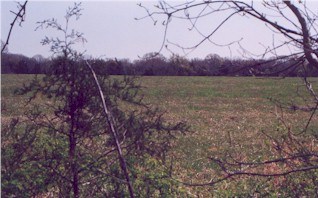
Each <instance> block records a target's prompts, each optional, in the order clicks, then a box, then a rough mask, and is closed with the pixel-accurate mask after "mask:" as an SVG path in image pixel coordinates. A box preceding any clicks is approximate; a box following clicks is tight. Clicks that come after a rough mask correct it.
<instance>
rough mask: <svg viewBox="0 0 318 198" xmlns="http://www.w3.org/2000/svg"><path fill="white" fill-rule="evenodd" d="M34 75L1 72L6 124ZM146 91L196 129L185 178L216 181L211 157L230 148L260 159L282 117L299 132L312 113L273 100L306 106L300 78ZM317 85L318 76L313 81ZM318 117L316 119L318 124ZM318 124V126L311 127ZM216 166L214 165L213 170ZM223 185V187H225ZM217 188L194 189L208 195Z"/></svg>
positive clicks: (149, 81)
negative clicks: (17, 91)
mask: <svg viewBox="0 0 318 198" xmlns="http://www.w3.org/2000/svg"><path fill="white" fill-rule="evenodd" d="M31 79H32V75H1V82H2V86H1V91H2V96H1V105H2V122H6V121H7V120H8V118H10V117H12V116H16V115H21V113H22V110H23V107H24V106H23V102H22V101H23V100H25V99H26V98H21V97H20V96H15V95H13V94H12V92H13V91H14V89H15V88H17V87H19V86H21V85H22V84H23V83H26V82H28V81H30V80H31ZM139 80H140V83H141V85H142V86H143V90H142V94H144V95H145V100H146V101H147V102H149V103H150V104H153V105H156V106H159V107H160V108H161V109H162V110H164V111H166V112H167V114H166V119H167V120H169V121H172V122H173V121H176V120H183V121H186V122H187V123H188V124H189V125H190V126H191V133H190V134H189V135H187V136H183V137H180V138H179V139H178V141H177V142H176V146H175V151H174V153H175V161H176V163H177V166H176V170H175V176H176V177H177V178H179V179H181V180H185V181H188V182H189V181H194V182H204V181H209V180H210V179H211V175H213V170H212V169H213V165H211V164H210V163H209V161H208V160H207V158H206V157H209V156H215V155H218V154H220V153H225V152H227V151H229V150H233V151H236V152H242V153H246V155H248V156H250V157H252V158H255V156H263V155H265V154H266V152H268V145H266V141H265V140H264V136H263V135H262V134H263V133H264V132H265V133H270V134H273V135H274V134H275V133H277V131H278V130H277V127H278V126H279V122H278V118H281V116H283V117H284V120H285V121H286V124H287V125H288V126H289V127H290V128H291V129H293V130H295V131H297V130H301V129H302V127H304V123H305V122H306V120H308V118H309V114H306V113H301V112H298V111H296V112H292V111H289V110H284V111H283V112H282V111H281V110H280V109H279V108H277V107H275V105H274V104H273V102H271V101H270V98H272V99H277V100H280V101H282V102H284V103H291V104H294V103H295V104H299V105H304V104H305V103H304V101H303V99H302V98H303V97H306V96H307V95H306V92H305V91H304V87H303V84H302V81H301V80H300V79H298V78H285V79H278V78H253V77H142V78H140V79H139ZM312 80H313V81H315V85H317V81H318V79H312ZM317 121H318V118H317V115H315V116H314V118H313V121H312V123H314V124H315V123H316V124H317V123H318V122H317ZM311 127H317V126H314V125H313V126H311ZM211 168H212V169H211ZM226 185H227V184H224V183H223V184H221V186H218V187H217V188H225V189H226ZM214 190H215V188H210V189H208V190H207V189H204V190H203V189H202V188H197V189H191V193H192V194H197V195H199V196H200V195H202V196H203V195H206V194H209V193H213V192H214Z"/></svg>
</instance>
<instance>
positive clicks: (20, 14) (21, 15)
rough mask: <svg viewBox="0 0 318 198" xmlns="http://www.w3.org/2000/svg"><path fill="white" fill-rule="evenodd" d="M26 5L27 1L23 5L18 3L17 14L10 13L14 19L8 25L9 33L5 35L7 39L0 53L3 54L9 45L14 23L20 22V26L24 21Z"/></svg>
mask: <svg viewBox="0 0 318 198" xmlns="http://www.w3.org/2000/svg"><path fill="white" fill-rule="evenodd" d="M27 3H28V1H27V0H26V1H25V2H24V3H23V4H20V3H18V8H19V11H18V12H17V13H15V12H13V11H11V13H13V14H14V15H15V17H14V19H13V21H12V23H10V30H9V33H8V35H7V39H6V41H5V43H4V45H3V46H2V49H1V53H3V52H4V50H5V49H6V47H7V45H9V40H10V37H11V33H12V30H13V27H14V25H15V23H16V22H17V21H19V20H20V22H19V25H20V26H21V24H22V22H23V21H24V19H25V14H26V5H27Z"/></svg>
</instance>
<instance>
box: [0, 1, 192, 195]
mask: <svg viewBox="0 0 318 198" xmlns="http://www.w3.org/2000/svg"><path fill="white" fill-rule="evenodd" d="M80 11H81V9H80V4H75V5H74V7H71V8H69V9H68V11H67V15H66V17H65V18H66V25H65V27H62V26H61V25H59V24H58V23H57V22H56V21H55V20H54V19H53V20H45V21H43V22H42V23H41V25H48V27H51V28H53V29H57V30H58V31H63V32H64V33H65V38H66V40H64V41H62V40H60V39H50V38H48V37H47V38H45V39H44V40H43V44H50V45H52V46H53V47H52V48H51V49H52V51H53V53H54V55H55V57H54V58H53V60H52V62H51V65H50V68H49V69H48V72H47V73H46V75H44V76H43V77H42V78H37V77H36V78H34V79H33V80H32V81H31V82H30V83H29V84H28V85H25V86H24V87H23V88H21V89H19V90H18V91H17V93H18V94H29V95H30V98H29V103H28V109H29V108H30V109H31V111H27V112H26V113H25V116H26V118H24V119H26V120H27V122H26V124H25V125H24V126H22V127H20V129H19V130H21V131H20V133H21V135H22V137H27V138H26V139H25V138H22V139H21V138H19V137H18V138H16V139H10V138H9V137H10V135H13V134H14V133H9V132H8V134H9V136H4V138H3V141H5V142H7V145H6V147H2V148H3V150H2V153H3V155H4V156H6V157H5V158H3V160H2V164H10V163H11V162H15V163H17V166H9V165H8V166H2V167H3V169H2V171H3V174H2V175H3V177H2V189H4V190H7V191H6V192H5V193H6V194H7V195H8V196H18V195H21V194H23V193H25V191H26V190H29V192H30V193H33V192H34V194H33V195H38V194H40V193H42V192H43V193H51V194H53V195H54V196H62V197H65V196H66V197H69V196H72V197H79V196H81V197H89V196H93V197H101V196H108V197H112V196H125V195H127V196H128V191H127V188H126V186H127V185H126V183H125V181H124V180H125V179H124V178H125V177H124V176H125V175H124V173H123V171H122V169H121V168H120V164H119V159H118V158H119V156H118V154H117V153H116V149H115V145H116V144H115V142H116V141H119V143H120V145H121V147H122V148H123V156H124V158H126V159H128V160H129V164H128V165H129V166H128V168H129V172H130V173H129V174H132V175H133V172H134V171H136V170H138V169H140V170H141V169H144V170H152V169H151V167H152V168H154V170H161V172H160V174H163V175H168V173H167V171H166V170H165V169H164V166H165V160H166V159H168V153H169V150H170V148H171V146H172V143H173V141H174V137H175V135H176V134H178V132H184V131H185V130H186V128H187V127H186V126H185V125H184V124H183V123H177V124H168V123H166V122H165V120H164V118H163V116H162V113H160V112H159V111H158V110H157V109H153V108H150V107H148V106H147V105H146V104H144V103H143V102H142V100H141V99H142V98H141V97H139V96H138V90H139V86H138V85H136V84H135V82H134V78H124V79H123V80H118V79H114V78H109V76H108V75H98V81H99V83H100V86H101V89H102V92H103V94H104V98H105V103H106V104H107V106H108V108H109V109H110V112H111V116H112V117H111V119H113V121H114V123H115V127H116V129H117V133H118V137H117V138H118V139H116V137H114V136H112V134H111V131H110V126H109V123H108V122H106V115H105V114H104V112H103V107H102V104H101V98H100V97H99V90H98V87H97V86H96V84H95V81H94V78H93V76H92V74H91V71H90V69H89V68H88V66H87V65H86V62H85V61H84V60H83V58H82V55H81V54H79V53H77V52H76V51H74V50H73V49H72V48H71V46H72V45H73V44H75V43H76V42H75V41H77V40H78V39H79V38H81V36H82V34H80V33H74V32H75V31H73V30H72V31H71V33H70V34H69V33H68V30H67V26H68V23H69V21H70V20H71V18H72V17H74V16H75V17H76V18H78V17H79V15H80ZM73 33H74V34H73ZM92 66H93V67H94V64H93V65H92ZM40 98H41V99H42V100H44V101H45V102H42V103H40V104H37V101H38V100H39V99H40ZM33 105H34V106H33ZM17 129H18V128H17V126H16V125H11V126H9V128H8V130H9V131H14V130H17ZM30 134H32V136H30ZM29 138H31V139H29ZM21 155H23V156H26V157H25V159H23V163H22V162H21V161H20V158H21ZM32 156H36V157H34V158H33V157H32ZM150 159H151V160H152V161H153V162H154V163H155V166H154V165H153V164H151V163H146V162H148V161H149V160H150ZM22 164H23V165H25V166H22ZM8 167H9V168H8ZM31 169H32V171H30V170H31ZM11 172H12V173H11ZM147 174H150V175H151V174H155V173H154V172H151V171H149V172H139V174H138V179H135V180H134V181H135V183H136V186H135V188H136V191H135V193H136V195H137V193H141V194H144V195H147V196H152V195H154V194H156V193H157V191H160V193H166V194H167V192H166V191H169V190H170V191H171V190H173V189H174V188H175V187H174V185H173V184H172V183H171V182H169V178H166V177H163V178H159V179H158V178H153V177H147V176H144V175H147ZM31 176H35V177H34V178H35V179H34V180H33V181H32V182H30V181H28V180H27V179H24V178H30V177H31ZM33 182H34V183H33ZM133 185H134V183H133ZM146 186H147V188H146ZM137 189H139V191H137ZM176 190H177V189H176Z"/></svg>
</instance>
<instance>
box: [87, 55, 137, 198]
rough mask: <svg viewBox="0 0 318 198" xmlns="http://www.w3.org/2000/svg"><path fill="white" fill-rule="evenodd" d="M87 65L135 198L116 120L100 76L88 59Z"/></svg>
mask: <svg viewBox="0 0 318 198" xmlns="http://www.w3.org/2000/svg"><path fill="white" fill-rule="evenodd" d="M86 65H87V66H88V67H89V69H90V70H91V72H92V75H93V77H94V80H95V82H96V86H97V88H98V90H99V94H100V98H101V101H102V104H103V110H104V113H105V116H106V121H107V124H108V126H109V129H110V131H111V132H112V135H113V137H114V139H115V143H116V149H117V153H118V158H119V162H120V166H121V169H122V171H123V173H124V175H125V179H126V182H127V187H128V190H129V194H130V197H132V198H133V197H134V190H133V187H132V183H131V181H130V176H129V173H128V168H127V164H126V160H125V158H124V155H123V152H122V149H121V145H120V142H119V138H118V133H117V130H116V127H115V121H114V119H113V117H112V114H111V112H110V110H109V109H108V107H107V105H106V102H105V98H104V93H103V90H102V89H101V86H100V84H99V81H98V78H97V76H96V73H95V71H94V69H93V67H92V66H91V65H90V64H89V62H88V61H87V60H86Z"/></svg>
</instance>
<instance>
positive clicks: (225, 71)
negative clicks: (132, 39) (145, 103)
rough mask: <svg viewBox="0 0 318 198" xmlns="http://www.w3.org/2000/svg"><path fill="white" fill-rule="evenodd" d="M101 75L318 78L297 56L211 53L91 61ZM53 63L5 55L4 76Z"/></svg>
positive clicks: (35, 71) (43, 70) (42, 71)
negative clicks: (247, 56)
mask: <svg viewBox="0 0 318 198" xmlns="http://www.w3.org/2000/svg"><path fill="white" fill-rule="evenodd" d="M88 61H89V62H90V63H91V64H92V65H94V67H95V70H96V72H97V73H98V74H109V75H140V76H291V77H295V76H304V75H306V76H318V70H317V69H315V68H314V67H311V66H310V64H307V63H304V62H299V59H296V58H294V57H293V56H286V57H283V56H282V57H275V58H272V59H238V58H236V59H229V58H222V57H220V56H219V55H217V54H209V55H207V56H206V57H205V58H204V59H199V58H194V59H186V58H185V57H182V56H179V55H172V56H171V57H169V58H166V57H164V56H163V55H161V54H159V55H158V54H156V53H147V54H145V55H144V56H143V57H141V58H140V59H138V60H134V61H130V60H129V59H94V58H90V59H89V60H88ZM52 64H53V60H52V59H45V58H44V57H43V56H41V55H35V56H33V57H32V58H29V57H26V56H24V55H19V54H11V53H3V54H2V58H1V72H2V74H8V73H13V74H45V73H47V72H48V68H49V67H50V65H52Z"/></svg>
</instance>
